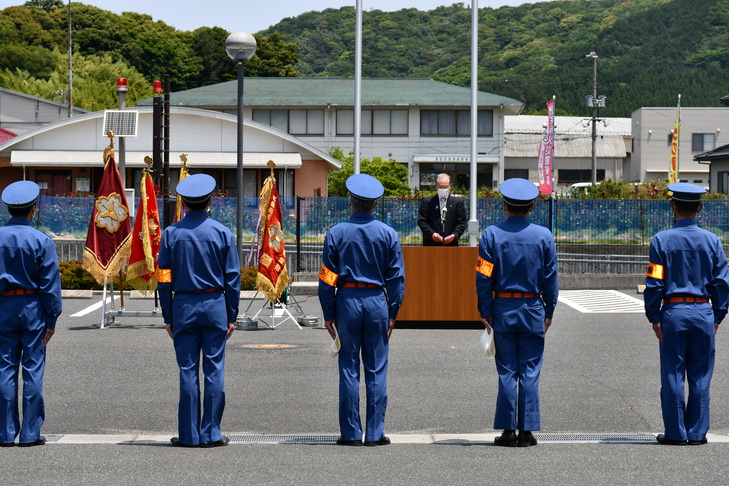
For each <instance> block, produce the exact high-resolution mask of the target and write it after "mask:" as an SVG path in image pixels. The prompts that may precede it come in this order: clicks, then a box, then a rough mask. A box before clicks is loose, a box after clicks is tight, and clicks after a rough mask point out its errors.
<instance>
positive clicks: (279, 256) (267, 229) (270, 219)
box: [256, 161, 290, 302]
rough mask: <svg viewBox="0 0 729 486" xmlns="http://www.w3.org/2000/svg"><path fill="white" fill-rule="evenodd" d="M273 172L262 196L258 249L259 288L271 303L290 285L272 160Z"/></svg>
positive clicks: (269, 164) (257, 285) (257, 277)
mask: <svg viewBox="0 0 729 486" xmlns="http://www.w3.org/2000/svg"><path fill="white" fill-rule="evenodd" d="M268 166H269V168H270V169H271V175H270V176H268V177H267V178H266V182H265V183H264V184H263V189H261V195H260V206H259V209H260V212H261V216H260V223H259V225H260V233H259V248H258V275H256V289H257V290H259V291H260V292H262V293H263V294H265V295H266V297H267V298H268V300H269V302H277V301H278V300H279V299H280V298H281V295H282V294H283V293H284V291H285V290H286V288H287V287H288V285H289V282H290V280H289V273H288V269H287V267H286V249H285V245H284V233H283V218H282V215H281V203H280V201H279V197H278V190H277V189H276V179H275V178H274V176H273V168H274V167H275V166H276V164H274V163H273V161H269V162H268Z"/></svg>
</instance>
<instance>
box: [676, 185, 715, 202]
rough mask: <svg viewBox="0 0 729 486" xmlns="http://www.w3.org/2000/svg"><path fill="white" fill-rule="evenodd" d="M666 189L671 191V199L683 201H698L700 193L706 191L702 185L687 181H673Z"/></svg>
mask: <svg viewBox="0 0 729 486" xmlns="http://www.w3.org/2000/svg"><path fill="white" fill-rule="evenodd" d="M668 190H669V191H671V192H672V193H673V194H672V195H671V199H675V200H676V201H684V202H696V201H700V200H701V195H702V194H704V193H705V192H706V189H704V188H703V187H701V186H697V185H696V184H690V183H688V182H674V183H673V184H669V185H668Z"/></svg>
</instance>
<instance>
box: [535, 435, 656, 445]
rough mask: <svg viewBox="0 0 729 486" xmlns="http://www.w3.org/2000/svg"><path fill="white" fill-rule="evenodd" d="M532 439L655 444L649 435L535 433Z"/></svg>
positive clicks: (555, 441)
mask: <svg viewBox="0 0 729 486" xmlns="http://www.w3.org/2000/svg"><path fill="white" fill-rule="evenodd" d="M534 437H536V438H537V440H538V441H539V442H554V443H557V442H561V443H567V442H569V443H577V442H581V443H593V444H635V443H655V442H656V437H655V436H654V435H653V434H649V433H627V434H621V433H599V434H585V433H571V434H551V433H541V432H535V433H534Z"/></svg>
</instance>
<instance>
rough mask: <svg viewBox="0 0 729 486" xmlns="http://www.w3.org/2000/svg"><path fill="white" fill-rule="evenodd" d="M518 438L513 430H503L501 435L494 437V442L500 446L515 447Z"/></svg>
mask: <svg viewBox="0 0 729 486" xmlns="http://www.w3.org/2000/svg"><path fill="white" fill-rule="evenodd" d="M517 442H518V439H517V437H516V432H514V431H513V430H504V431H503V432H502V433H501V435H500V436H499V437H497V438H495V439H494V444H495V445H497V446H502V447H516V445H517Z"/></svg>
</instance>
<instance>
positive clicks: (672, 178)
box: [668, 95, 681, 184]
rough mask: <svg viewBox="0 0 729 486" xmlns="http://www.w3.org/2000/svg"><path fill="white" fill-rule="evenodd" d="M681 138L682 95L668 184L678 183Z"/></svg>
mask: <svg viewBox="0 0 729 486" xmlns="http://www.w3.org/2000/svg"><path fill="white" fill-rule="evenodd" d="M680 136H681V95H678V104H677V105H676V122H675V123H674V124H673V135H672V137H671V158H670V161H669V164H668V183H669V184H673V183H674V182H678V153H679V152H678V142H679V137H680Z"/></svg>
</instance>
